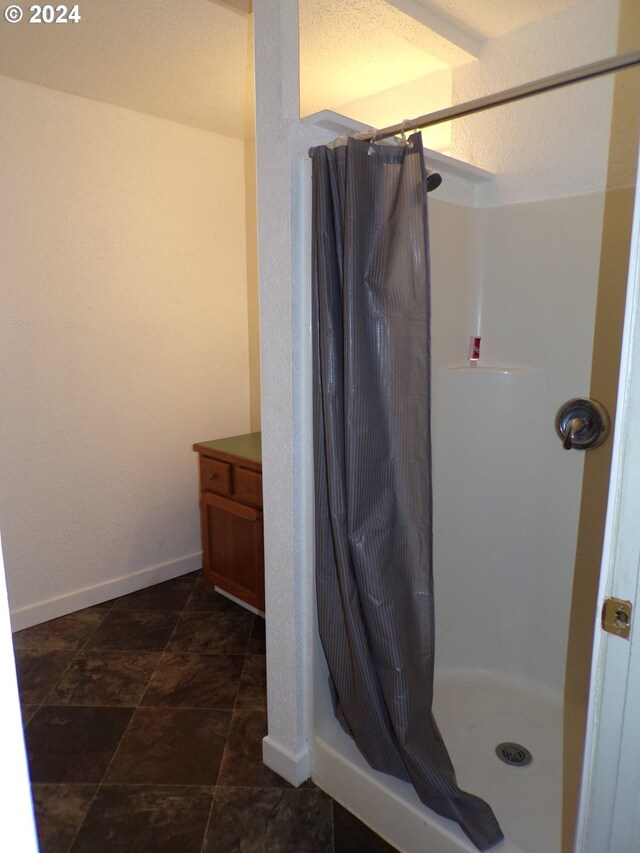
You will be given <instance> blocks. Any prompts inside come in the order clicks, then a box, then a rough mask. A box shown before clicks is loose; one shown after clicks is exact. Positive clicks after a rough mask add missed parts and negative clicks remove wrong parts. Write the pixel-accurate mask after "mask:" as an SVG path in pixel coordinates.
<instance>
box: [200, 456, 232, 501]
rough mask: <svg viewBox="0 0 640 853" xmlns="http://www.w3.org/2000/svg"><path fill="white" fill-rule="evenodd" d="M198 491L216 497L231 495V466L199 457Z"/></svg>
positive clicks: (206, 457) (205, 457)
mask: <svg viewBox="0 0 640 853" xmlns="http://www.w3.org/2000/svg"><path fill="white" fill-rule="evenodd" d="M200 489H201V491H203V492H215V493H216V494H218V495H230V494H231V465H228V464H227V463H226V462H219V461H218V460H217V459H209V457H208V456H201V457H200Z"/></svg>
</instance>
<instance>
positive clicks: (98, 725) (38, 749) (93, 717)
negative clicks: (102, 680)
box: [25, 706, 133, 782]
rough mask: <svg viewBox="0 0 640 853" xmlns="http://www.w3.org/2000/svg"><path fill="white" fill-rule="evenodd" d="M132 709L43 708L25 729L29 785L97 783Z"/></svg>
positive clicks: (102, 774)
mask: <svg viewBox="0 0 640 853" xmlns="http://www.w3.org/2000/svg"><path fill="white" fill-rule="evenodd" d="M132 713H133V711H132V709H131V708H69V707H54V706H49V707H44V708H40V709H39V710H38V711H37V713H36V714H34V716H33V718H32V720H31V722H30V723H29V725H28V726H27V728H26V729H25V739H26V742H27V755H28V757H29V771H30V773H31V781H32V782H100V781H101V780H102V777H103V776H104V774H105V771H106V769H107V767H108V766H109V762H110V761H111V758H112V757H113V754H114V752H115V751H116V748H117V746H118V744H119V743H120V740H121V739H122V735H123V734H124V731H125V729H126V727H127V724H128V722H129V720H130V719H131V715H132Z"/></svg>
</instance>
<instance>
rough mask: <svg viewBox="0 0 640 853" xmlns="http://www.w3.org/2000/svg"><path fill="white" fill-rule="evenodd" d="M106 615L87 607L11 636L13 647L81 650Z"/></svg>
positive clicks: (104, 611) (103, 611)
mask: <svg viewBox="0 0 640 853" xmlns="http://www.w3.org/2000/svg"><path fill="white" fill-rule="evenodd" d="M106 613H107V611H106V610H104V609H102V608H99V607H98V608H94V607H89V608H87V609H86V610H79V611H78V612H77V613H69V615H68V616H61V617H60V618H59V619H51V620H50V621H49V622H42V623H41V624H40V625H34V626H33V627H31V628H25V629H24V630H23V631H17V632H16V633H15V634H14V635H13V646H14V648H16V649H42V650H44V649H81V648H82V647H83V646H84V644H85V643H86V642H87V640H88V639H89V637H90V636H91V635H92V634H93V633H94V631H95V630H96V628H97V627H98V626H99V625H100V623H101V622H102V620H103V619H104V617H105V615H106Z"/></svg>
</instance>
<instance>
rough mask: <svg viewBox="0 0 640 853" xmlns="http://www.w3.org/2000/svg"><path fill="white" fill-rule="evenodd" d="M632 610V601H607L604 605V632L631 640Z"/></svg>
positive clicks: (609, 599) (608, 599)
mask: <svg viewBox="0 0 640 853" xmlns="http://www.w3.org/2000/svg"><path fill="white" fill-rule="evenodd" d="M632 610H633V605H632V604H631V602H630V601H622V600H621V599H620V598H607V599H605V601H604V604H603V605H602V630H603V631H607V632H608V633H609V634H615V635H616V636H618V637H624V639H629V634H630V633H631V611H632Z"/></svg>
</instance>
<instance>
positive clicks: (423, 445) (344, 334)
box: [311, 133, 502, 850]
mask: <svg viewBox="0 0 640 853" xmlns="http://www.w3.org/2000/svg"><path fill="white" fill-rule="evenodd" d="M311 154H312V158H313V252H314V269H313V289H314V293H313V333H314V447H315V480H316V485H315V497H316V584H317V598H318V620H319V629H320V636H321V639H322V643H323V647H324V651H325V655H326V658H327V662H328V665H329V672H330V687H331V693H332V697H333V701H334V708H335V713H336V716H337V718H338V720H339V721H340V723H341V724H342V726H343V727H344V729H345V730H346V731H347V732H348V733H349V734H350V735H351V736H352V737H353V738H354V740H355V742H356V744H357V746H358V748H359V749H360V751H361V752H362V754H363V755H364V756H365V758H366V759H367V761H368V762H369V764H370V765H371V766H372V767H373V768H374V769H376V770H381V771H383V772H386V773H390V774H392V775H394V776H397V777H399V778H400V779H404V780H406V781H410V782H411V783H412V784H413V785H414V787H415V789H416V791H417V793H418V795H419V797H420V799H421V800H422V801H423V802H424V803H425V804H426V805H427V806H429V807H430V808H432V809H433V810H434V811H436V812H437V813H438V814H440V815H443V816H444V817H447V818H450V819H451V820H455V821H457V822H458V823H459V824H460V826H461V827H462V829H463V830H464V832H465V833H466V834H467V836H468V837H469V838H470V839H471V841H472V842H473V843H474V844H475V845H476V847H477V848H478V849H479V850H487V849H489V848H490V847H492V846H493V845H494V844H496V843H497V842H498V841H500V840H501V839H502V832H501V831H500V827H499V825H498V823H497V821H496V819H495V817H494V815H493V812H492V811H491V809H490V808H489V806H488V805H487V804H486V803H485V802H484V801H482V800H480V799H478V798H477V797H474V796H472V795H470V794H467V793H465V792H464V791H461V790H460V789H459V788H458V787H457V784H456V777H455V772H454V769H453V766H452V764H451V760H450V758H449V755H448V753H447V750H446V747H445V745H444V743H443V741H442V737H441V735H440V732H439V731H438V727H437V725H436V722H435V720H434V718H433V715H432V711H431V706H432V698H433V646H434V624H433V579H432V528H431V516H432V499H431V435H430V354H429V351H430V341H429V336H430V331H429V329H430V317H429V311H430V308H429V249H428V232H427V185H426V180H427V178H426V173H425V164H424V159H423V151H422V139H421V135H420V134H419V133H418V134H414V135H413V136H412V137H411V138H410V139H409V140H408V144H407V145H405V146H402V147H397V146H388V145H375V146H371V145H370V144H369V143H367V142H363V141H359V140H354V139H349V140H348V143H347V145H343V146H339V147H337V148H334V149H330V148H327V147H324V146H322V147H319V148H315V149H313V151H312V152H311Z"/></svg>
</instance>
